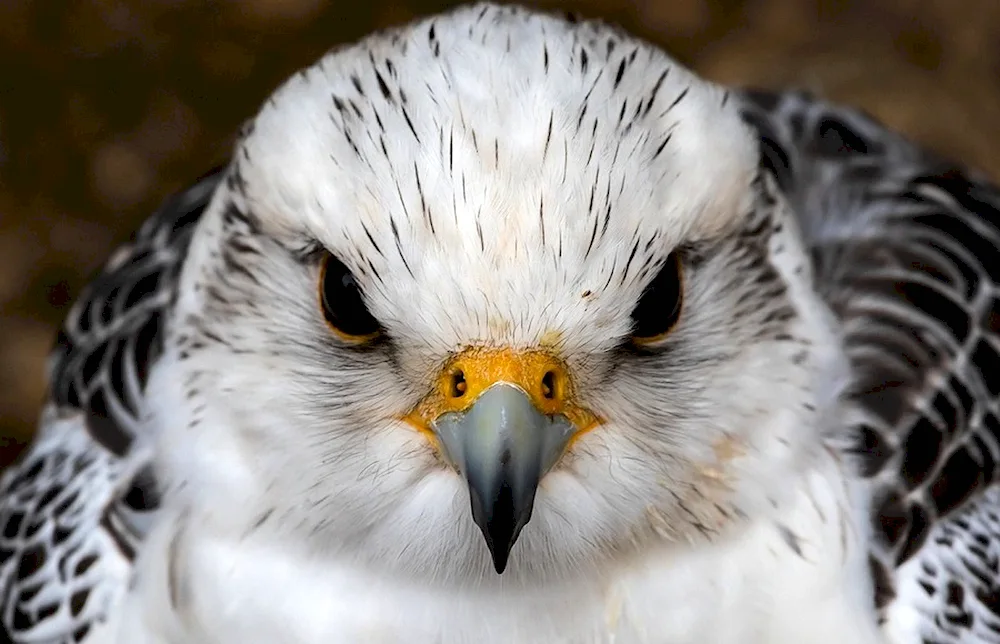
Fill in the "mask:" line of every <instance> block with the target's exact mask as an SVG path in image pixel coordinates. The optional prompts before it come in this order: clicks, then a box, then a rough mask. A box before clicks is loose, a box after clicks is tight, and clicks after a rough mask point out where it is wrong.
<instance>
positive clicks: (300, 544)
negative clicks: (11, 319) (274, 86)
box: [0, 5, 1000, 644]
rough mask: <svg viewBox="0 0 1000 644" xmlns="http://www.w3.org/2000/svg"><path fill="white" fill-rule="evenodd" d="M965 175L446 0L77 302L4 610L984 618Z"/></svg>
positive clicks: (127, 638) (85, 629)
mask: <svg viewBox="0 0 1000 644" xmlns="http://www.w3.org/2000/svg"><path fill="white" fill-rule="evenodd" d="M998 203H1000V199H998V198H997V192H996V190H995V189H993V188H992V187H990V186H988V185H987V184H985V183H984V182H983V181H982V180H980V179H979V178H977V177H974V176H970V175H968V174H965V173H963V172H961V171H959V170H953V169H952V168H950V167H949V166H947V165H946V164H943V163H942V162H940V161H939V160H937V159H936V158H934V157H933V156H932V155H929V154H927V153H925V152H923V151H920V150H918V149H916V148H915V147H913V146H912V145H911V144H909V143H907V142H906V141H904V140H902V139H900V138H899V137H897V136H895V135H893V134H891V133H889V132H887V131H885V130H884V129H882V128H881V127H879V126H878V125H877V124H875V123H873V122H871V121H869V120H868V119H866V118H865V117H863V116H860V115H858V114H856V113H853V112H849V111H846V110H841V109H838V108H834V107H831V106H829V105H826V104H824V103H821V102H817V101H813V100H812V99H809V98H807V97H803V96H800V95H793V94H788V95H770V96H769V95H763V94H753V93H742V92H735V91H733V90H728V89H726V88H721V87H718V86H715V85H713V84H711V83H708V82H706V81H704V80H701V79H699V78H697V77H696V76H694V75H693V74H691V73H690V72H689V71H687V70H685V69H684V68H683V67H681V66H679V65H678V64H677V63H675V62H674V61H672V60H671V59H670V58H668V57H667V56H666V55H665V54H663V53H661V52H660V51H658V50H657V49H655V48H653V47H652V46H650V45H648V44H645V43H643V42H641V41H639V40H636V39H634V38H632V37H630V36H628V35H627V34H624V33H622V32H620V31H618V30H615V29H613V28H611V27H608V26H605V25H602V24H598V23H591V22H583V23H580V22H575V21H569V20H563V19H558V18H554V17H550V16H547V15H544V14H538V13H534V12H530V11H526V10H522V9H518V8H513V7H506V8H501V7H496V6H492V5H477V6H473V7H467V8H463V9H459V10H456V11H453V12H451V13H448V14H444V15H441V16H437V17H433V18H429V19H427V20H424V21H421V22H418V23H414V24H412V25H409V26H407V27H405V28H402V29H399V30H395V31H389V32H385V33H382V34H377V35H374V36H371V37H369V38H368V39H366V40H364V41H362V42H361V43H359V44H357V45H353V46H349V47H344V48H341V49H338V50H336V51H334V52H331V53H330V54H328V55H327V56H325V57H324V58H323V59H321V60H320V61H319V62H318V63H317V64H316V65H314V66H313V67H310V68H309V69H307V70H304V71H303V72H301V73H300V74H298V75H296V76H295V77H293V78H292V79H290V80H289V81H288V82H287V83H286V84H285V85H284V86H283V87H282V88H280V89H279V90H278V91H277V92H276V93H275V94H274V95H273V96H272V97H271V98H270V99H269V100H268V102H267V103H266V104H265V105H264V107H263V108H262V110H261V111H260V113H259V114H258V115H257V116H256V117H255V118H254V119H253V120H252V121H251V122H250V123H248V125H247V127H246V129H245V131H244V133H243V136H242V137H241V140H240V142H239V144H238V145H237V147H236V150H235V151H234V155H233V159H232V161H231V163H230V164H229V165H228V166H227V167H226V168H224V169H222V170H220V171H219V172H218V173H216V174H213V175H211V176H210V177H208V178H206V179H204V180H203V181H202V182H200V183H199V184H197V185H196V186H194V187H193V188H191V189H190V190H188V191H186V192H185V193H184V194H182V195H180V196H179V197H178V198H176V199H175V200H174V201H172V202H170V203H168V204H167V205H165V206H164V208H163V209H162V210H161V211H160V212H158V213H157V214H156V215H154V217H153V218H151V219H150V221H149V223H147V225H146V226H145V227H144V228H143V229H142V230H141V231H140V232H139V234H138V235H137V237H136V240H135V241H134V242H133V243H132V244H130V245H128V246H126V247H125V248H124V249H123V250H122V251H120V252H119V253H118V254H117V255H116V256H115V257H113V258H112V260H111V261H110V262H109V264H108V266H107V267H106V269H105V271H104V272H103V273H102V275H101V276H100V277H99V278H98V279H97V280H96V281H95V282H94V283H93V285H92V286H91V287H90V288H89V289H88V291H86V292H85V293H84V294H83V295H82V296H81V298H80V300H79V302H78V303H77V305H76V306H75V307H74V309H73V311H72V312H71V314H70V316H69V319H68V321H67V325H66V328H65V330H64V332H63V333H62V334H61V336H60V343H59V345H58V349H57V351H56V353H55V355H54V359H53V363H52V369H51V377H52V396H51V400H50V402H49V404H48V405H47V407H46V410H45V412H44V414H43V418H42V423H41V429H40V434H39V439H38V441H37V442H36V444H35V446H34V447H33V448H32V450H31V451H30V452H29V454H28V455H27V457H26V459H25V460H24V461H23V462H22V463H20V464H19V465H18V466H16V467H15V468H13V469H12V471H11V472H9V473H7V474H6V475H5V478H4V481H3V490H4V496H3V497H2V500H0V526H3V527H4V530H3V534H2V535H0V554H2V555H4V556H3V557H2V558H0V589H3V594H2V595H0V607H2V609H3V612H2V613H0V623H2V624H3V625H4V627H5V628H6V630H7V632H8V634H9V637H10V638H11V639H12V640H13V641H15V642H64V641H66V642H70V641H86V642H87V643H88V644H93V643H95V642H96V643H102V642H118V643H125V642H128V643H132V642H162V643H164V644H166V643H182V642H183V643H185V644H193V643H202V642H204V643H206V644H207V643H209V642H211V643H228V642H294V643H302V644H306V643H313V642H329V641H335V642H369V641H388V642H396V641H406V642H441V643H443V644H453V643H459V642H484V643H489V642H512V641H516V642H546V643H547V642H581V643H582V642H612V641H614V642H619V643H622V642H626V643H631V642H664V643H672V644H684V643H688V642H690V643H700V642H718V643H720V644H724V643H729V642H732V643H737V642H738V643H741V644H742V643H746V642H773V643H785V642H787V643H793V642H794V643H798V642H806V641H808V642H819V643H822V642H831V643H832V642H857V643H860V644H866V643H871V644H874V643H876V642H883V641H886V642H899V643H902V642H919V641H931V642H969V643H972V642H995V641H1000V635H998V633H1000V621H998V620H1000V618H998V616H997V614H995V611H996V610H997V604H998V603H1000V595H998V594H997V592H996V590H994V589H995V588H996V579H997V569H996V568H997V557H996V556H995V555H991V554H990V553H994V552H995V550H996V546H995V545H994V544H995V541H996V538H997V530H998V528H1000V521H998V520H997V518H996V517H997V514H996V501H995V496H996V494H995V492H994V491H993V488H992V487H991V486H992V484H993V470H994V463H995V459H996V458H997V456H998V455H1000V446H998V442H997V437H996V436H995V435H994V433H993V431H992V430H993V428H994V427H996V426H997V422H996V417H995V415H994V414H995V412H996V409H995V407H996V393H997V391H998V390H1000V372H996V371H995V370H991V369H990V368H989V367H991V366H993V362H991V361H993V360H994V359H995V361H996V362H997V363H1000V357H998V354H997V348H996V347H997V346H998V339H997V336H996V333H997V328H998V326H1000V324H997V322H996V320H997V319H1000V315H998V311H997V309H998V306H1000V305H998V304H997V299H996V287H995V280H994V279H993V276H994V273H995V267H993V266H992V265H991V264H990V263H988V262H987V260H986V259H983V256H984V254H985V255H988V254H989V253H992V254H993V255H996V254H997V250H996V242H997V238H998V234H997V233H998V231H997V228H996V226H997V225H998V222H1000V213H998ZM317 285H319V286H317ZM317 288H318V289H319V291H320V293H319V296H317ZM991 352H992V353H991ZM956 383H957V384H956ZM942 401H943V402H942ZM949 410H950V411H949ZM560 432H561V433H560ZM536 486H537V492H536ZM969 499H972V501H969ZM470 501H471V508H472V512H470ZM529 518H530V520H529ZM525 522H526V523H525ZM522 526H523V530H522ZM484 538H485V541H486V543H484ZM942 544H944V545H942ZM511 545H513V548H512V549H510V546H511ZM508 551H509V559H508ZM956 553H962V554H956ZM500 573H502V574H500ZM991 593H992V594H991Z"/></svg>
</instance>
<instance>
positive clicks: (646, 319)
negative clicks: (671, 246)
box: [632, 252, 684, 343]
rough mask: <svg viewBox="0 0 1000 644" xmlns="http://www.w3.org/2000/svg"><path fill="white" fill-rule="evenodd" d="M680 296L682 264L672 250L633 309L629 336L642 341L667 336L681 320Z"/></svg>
mask: <svg viewBox="0 0 1000 644" xmlns="http://www.w3.org/2000/svg"><path fill="white" fill-rule="evenodd" d="M683 295H684V294H683V284H682V276H681V263H680V259H679V258H678V257H677V253H676V252H675V253H671V254H670V256H669V257H667V261H666V262H665V263H664V264H663V267H662V268H661V269H660V272H659V273H657V275H656V277H654V278H653V281H652V282H650V283H649V285H648V286H646V290H645V291H643V293H642V296H641V297H640V298H639V303H638V304H637V305H636V307H635V309H634V310H633V311H632V338H633V339H634V340H636V341H637V342H639V343H643V342H654V341H656V340H659V339H660V338H662V337H663V336H664V335H666V334H667V333H668V332H669V331H670V330H671V329H673V327H674V325H676V324H677V321H678V320H679V319H680V314H681V301H682V299H683Z"/></svg>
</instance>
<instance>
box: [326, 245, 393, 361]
mask: <svg viewBox="0 0 1000 644" xmlns="http://www.w3.org/2000/svg"><path fill="white" fill-rule="evenodd" d="M319 301H320V305H321V306H322V307H323V316H324V317H325V318H326V321H327V323H328V324H329V325H330V327H331V328H332V329H333V330H334V332H335V333H336V334H337V335H338V336H340V337H341V338H342V339H344V340H347V341H349V342H365V341H367V340H371V339H372V338H374V337H375V336H377V335H378V334H379V333H381V332H382V325H380V324H379V323H378V320H376V319H375V317H374V316H372V314H371V313H369V312H368V308H367V307H366V306H365V302H364V299H363V298H362V297H361V289H360V288H359V287H358V283H357V282H356V281H355V279H354V276H353V275H351V271H350V270H349V269H348V268H347V266H345V265H344V263H343V262H342V261H340V260H339V259H337V258H336V257H334V256H333V255H331V254H330V253H326V255H325V256H324V257H323V264H322V265H321V267H320V272H319Z"/></svg>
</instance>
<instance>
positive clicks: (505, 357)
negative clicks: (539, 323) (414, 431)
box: [408, 349, 599, 573]
mask: <svg viewBox="0 0 1000 644" xmlns="http://www.w3.org/2000/svg"><path fill="white" fill-rule="evenodd" d="M571 394H572V387H571V382H570V379H569V377H568V374H567V371H566V368H565V366H564V365H563V364H562V363H561V362H560V361H558V360H556V359H555V358H553V357H552V356H550V355H549V354H546V353H542V352H526V353H515V352H513V351H509V350H500V351H486V350H477V349H470V350H467V351H465V352H463V353H461V354H459V355H458V356H456V357H455V358H454V359H453V360H452V361H450V362H449V364H448V365H447V366H446V368H445V369H444V370H443V371H442V374H441V376H440V377H439V380H438V386H437V387H435V389H434V390H433V391H432V392H431V394H430V395H429V396H428V397H427V398H425V399H424V401H422V402H421V403H420V405H418V406H417V408H416V409H415V410H414V411H413V412H412V413H411V414H410V416H408V420H410V421H411V422H413V423H414V424H416V425H417V426H418V427H421V428H423V429H425V430H426V431H428V433H429V434H430V435H431V436H432V440H433V442H434V443H436V445H437V447H438V449H439V451H440V452H441V454H442V456H443V457H444V459H445V460H446V461H447V462H448V463H449V464H450V465H451V466H452V467H453V468H454V469H455V470H456V471H457V472H459V473H460V474H461V475H462V476H464V477H465V480H466V482H467V483H468V486H469V497H470V500H471V504H472V517H473V519H474V520H475V522H476V525H478V526H479V528H480V530H482V532H483V536H484V537H485V539H486V545H487V546H488V547H489V550H490V554H491V556H492V558H493V566H494V568H495V569H496V571H497V573H502V572H503V571H504V569H505V568H506V567H507V560H508V557H509V555H510V551H511V548H513V546H514V543H515V542H516V541H517V537H518V535H519V534H520V533H521V529H522V528H524V526H525V524H527V523H528V520H529V519H531V511H532V507H533V506H534V501H535V492H536V490H537V489H538V484H539V482H540V480H541V479H542V477H543V476H544V475H545V474H546V472H548V471H549V469H550V468H551V467H552V466H553V465H555V463H556V462H557V461H558V460H559V458H560V457H561V456H562V454H563V452H564V451H565V450H566V447H567V445H569V443H570V442H571V441H572V440H573V438H574V437H576V436H577V435H579V434H580V433H582V432H583V431H586V430H588V429H590V428H591V427H593V426H595V425H596V424H597V423H598V422H599V421H598V419H597V417H596V416H594V414H592V413H591V412H590V411H588V410H586V409H583V408H582V407H579V406H577V405H575V404H573V402H572V395H571Z"/></svg>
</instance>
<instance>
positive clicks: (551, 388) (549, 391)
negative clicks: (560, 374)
mask: <svg viewBox="0 0 1000 644" xmlns="http://www.w3.org/2000/svg"><path fill="white" fill-rule="evenodd" d="M542 395H543V396H545V397H546V398H549V399H552V398H555V397H556V372H555V371H546V372H545V375H544V376H542Z"/></svg>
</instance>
